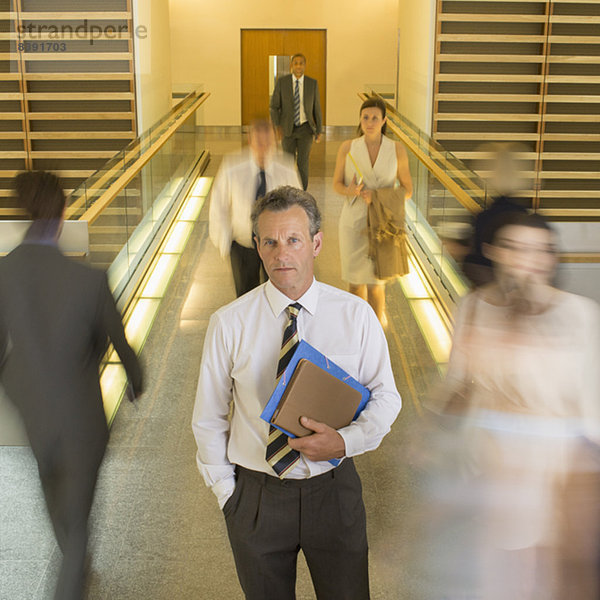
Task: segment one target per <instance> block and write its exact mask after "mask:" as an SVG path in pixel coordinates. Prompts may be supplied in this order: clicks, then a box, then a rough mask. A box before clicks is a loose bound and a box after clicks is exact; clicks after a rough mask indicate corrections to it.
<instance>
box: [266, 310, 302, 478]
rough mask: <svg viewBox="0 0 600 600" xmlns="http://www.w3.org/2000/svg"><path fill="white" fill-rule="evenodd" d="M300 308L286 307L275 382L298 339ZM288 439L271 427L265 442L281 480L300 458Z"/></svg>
mask: <svg viewBox="0 0 600 600" xmlns="http://www.w3.org/2000/svg"><path fill="white" fill-rule="evenodd" d="M301 308H302V306H301V305H300V304H298V303H297V302H296V303H294V304H290V305H289V306H288V307H287V313H288V322H287V325H286V327H285V331H284V333H283V342H282V344H281V350H280V352H279V362H278V363H277V381H279V378H280V377H281V376H282V375H283V372H284V371H285V368H286V367H287V366H288V364H289V362H290V360H291V358H292V355H293V354H294V351H295V350H296V346H297V345H298V343H299V341H300V338H299V337H298V324H297V322H296V320H297V318H298V313H299V312H300V309H301ZM287 441H288V438H287V435H286V434H285V433H283V431H280V430H279V429H277V428H276V427H273V425H271V427H270V429H269V440H268V442H267V453H266V458H267V462H268V463H269V465H271V467H273V470H274V471H275V473H277V475H279V477H280V478H282V479H283V477H284V476H285V474H286V473H287V471H289V470H290V469H291V468H292V467H293V466H294V465H295V464H296V462H297V461H298V459H299V458H300V453H299V452H298V451H297V450H293V449H292V448H290V447H289V446H288V443H287Z"/></svg>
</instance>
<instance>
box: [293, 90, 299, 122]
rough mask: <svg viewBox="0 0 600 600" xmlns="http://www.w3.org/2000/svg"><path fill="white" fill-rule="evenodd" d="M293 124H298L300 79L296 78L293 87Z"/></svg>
mask: <svg viewBox="0 0 600 600" xmlns="http://www.w3.org/2000/svg"><path fill="white" fill-rule="evenodd" d="M294 125H296V126H298V125H300V80H299V79H296V87H295V88H294Z"/></svg>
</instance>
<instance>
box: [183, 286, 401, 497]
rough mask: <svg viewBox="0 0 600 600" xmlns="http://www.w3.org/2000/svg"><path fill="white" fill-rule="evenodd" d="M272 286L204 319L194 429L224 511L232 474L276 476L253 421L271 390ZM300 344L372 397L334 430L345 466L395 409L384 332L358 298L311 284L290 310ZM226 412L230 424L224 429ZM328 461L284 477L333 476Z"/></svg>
mask: <svg viewBox="0 0 600 600" xmlns="http://www.w3.org/2000/svg"><path fill="white" fill-rule="evenodd" d="M293 302H294V300H290V298H288V297H287V296H285V295H284V294H283V293H281V292H280V291H279V290H277V288H275V286H273V284H272V283H271V282H270V281H268V282H267V283H265V284H263V285H261V286H259V287H257V288H255V289H253V290H252V291H250V292H248V293H247V294H245V295H244V296H242V297H240V298H238V299H237V300H235V301H234V302H232V303H231V304H228V305H227V306H224V307H222V308H220V309H219V310H217V311H216V312H215V313H214V314H213V315H212V317H211V319H210V322H209V325H208V330H207V332H206V338H205V341H204V350H203V353H202V364H201V366H200V377H199V380H198V389H197V393H196V403H195V406H194V415H193V419H192V429H193V431H194V436H195V437H196V443H197V445H198V454H197V463H198V468H199V470H200V473H201V474H202V476H203V477H204V481H205V482H206V485H207V486H209V487H210V488H211V489H212V491H213V492H214V493H215V495H216V496H217V499H218V501H219V505H220V506H221V507H223V505H224V504H225V502H226V501H227V499H228V498H229V496H230V495H231V494H232V493H233V490H234V488H235V475H234V465H236V464H237V465H241V466H243V467H246V468H247V469H252V470H254V471H261V472H264V473H268V474H269V475H273V476H275V473H274V471H273V469H272V468H271V467H270V466H269V464H268V463H267V461H266V460H265V451H266V447H267V437H268V433H269V424H268V423H266V422H265V421H263V420H262V419H261V418H260V414H261V413H262V411H263V409H264V407H265V405H266V404H267V401H268V400H269V397H270V396H271V393H272V392H273V389H274V388H275V378H276V370H277V363H278V360H279V351H280V349H281V342H282V337H283V332H284V330H285V326H286V323H287V319H288V317H287V313H286V310H285V309H286V307H287V306H288V305H289V304H292V303H293ZM297 302H299V303H300V304H301V305H302V307H303V308H302V310H301V311H300V313H299V315H298V321H297V322H298V334H299V336H300V339H303V340H306V341H307V342H308V343H310V344H312V345H313V346H314V347H315V348H317V350H319V351H320V352H322V353H323V354H325V355H326V356H327V357H328V358H329V359H331V360H332V361H333V362H334V363H336V364H337V365H339V366H340V367H342V368H343V369H344V370H345V371H347V372H348V373H349V374H350V375H352V376H353V377H354V378H355V379H357V380H358V381H359V382H360V383H362V384H363V385H364V386H366V387H367V388H368V389H369V390H370V391H371V398H370V400H369V402H368V403H367V406H366V407H365V409H364V411H363V412H362V413H361V415H360V416H359V418H358V419H357V420H356V421H354V422H353V423H352V424H350V425H349V426H347V427H344V428H342V429H340V430H339V433H340V435H341V436H342V437H343V438H344V443H345V446H346V456H356V455H358V454H363V453H364V452H367V451H369V450H373V449H375V448H377V446H379V444H380V443H381V440H382V439H383V437H384V436H385V435H386V434H387V433H388V432H389V430H390V427H391V425H392V423H393V422H394V420H395V419H396V416H397V415H398V412H399V411H400V407H401V400H400V396H399V394H398V391H397V390H396V385H395V383H394V375H393V373H392V368H391V364H390V358H389V351H388V347H387V342H386V339H385V336H384V334H383V330H382V329H381V326H380V324H379V322H378V320H377V317H376V316H375V313H374V312H373V310H372V309H371V307H370V306H369V305H368V304H367V303H366V302H365V301H363V300H361V299H360V298H358V297H357V296H354V295H351V294H349V293H348V292H344V291H342V290H339V289H337V288H334V287H332V286H329V285H326V284H324V283H320V282H318V281H313V283H312V285H311V287H310V288H309V289H308V290H307V291H306V293H305V294H304V295H303V296H302V297H301V298H300V299H299V300H297ZM230 408H232V411H231V419H229V418H228V417H229V414H230ZM332 468H333V467H332V465H331V463H329V462H328V461H321V462H313V461H310V460H308V459H307V458H305V457H304V456H302V455H301V458H300V460H299V461H298V463H297V464H296V466H295V467H293V468H292V470H291V471H290V472H289V473H288V474H287V475H286V477H287V478H291V479H304V478H307V477H313V476H315V475H319V474H320V473H324V472H326V471H328V470H330V469H332Z"/></svg>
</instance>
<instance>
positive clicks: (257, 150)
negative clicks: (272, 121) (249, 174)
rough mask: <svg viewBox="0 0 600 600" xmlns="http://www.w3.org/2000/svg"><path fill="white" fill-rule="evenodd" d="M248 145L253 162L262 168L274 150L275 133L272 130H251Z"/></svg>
mask: <svg viewBox="0 0 600 600" xmlns="http://www.w3.org/2000/svg"><path fill="white" fill-rule="evenodd" d="M248 143H249V145H250V150H251V151H252V154H253V156H254V160H256V162H257V164H258V165H259V166H261V167H262V166H264V164H265V160H266V159H267V158H268V157H269V156H270V155H271V154H272V153H273V151H274V150H275V133H274V132H273V130H272V129H251V130H250V134H249V136H248Z"/></svg>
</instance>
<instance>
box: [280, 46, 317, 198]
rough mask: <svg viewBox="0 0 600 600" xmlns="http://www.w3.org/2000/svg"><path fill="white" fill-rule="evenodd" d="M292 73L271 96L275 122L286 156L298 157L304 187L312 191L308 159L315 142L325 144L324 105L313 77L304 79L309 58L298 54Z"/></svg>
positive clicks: (281, 81) (295, 57) (293, 62)
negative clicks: (309, 181)
mask: <svg viewBox="0 0 600 600" xmlns="http://www.w3.org/2000/svg"><path fill="white" fill-rule="evenodd" d="M290 69H291V71H292V72H291V73H290V74H289V75H284V76H283V77H280V78H279V79H278V80H277V83H276V84H275V90H274V92H273V95H272V96H271V104H270V109H271V121H273V125H274V126H275V127H276V128H277V129H278V131H279V132H280V134H281V145H282V147H283V150H284V151H285V152H289V153H290V154H291V155H292V156H295V157H296V164H297V165H298V171H299V173H300V179H301V180H302V187H303V188H304V189H305V190H306V188H307V187H308V157H309V155H310V149H311V146H312V142H313V138H314V140H315V142H317V143H319V141H320V140H321V128H322V117H321V103H320V100H319V86H318V84H317V81H316V80H315V79H313V78H312V77H308V76H306V75H304V70H305V69H306V57H305V56H304V54H294V55H293V56H292V60H291V64H290Z"/></svg>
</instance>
